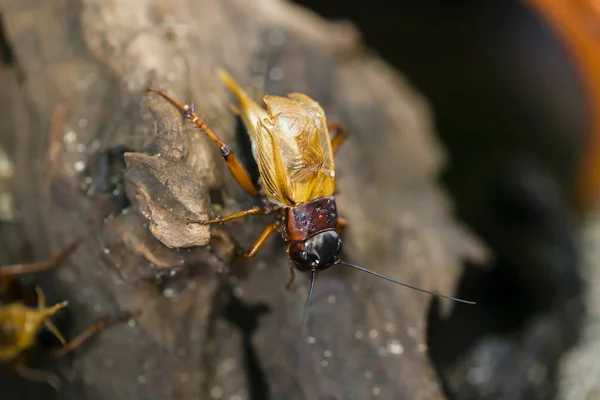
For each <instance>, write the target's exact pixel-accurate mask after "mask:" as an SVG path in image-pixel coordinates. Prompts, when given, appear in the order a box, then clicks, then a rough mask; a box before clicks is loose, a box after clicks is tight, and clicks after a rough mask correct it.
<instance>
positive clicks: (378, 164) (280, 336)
mask: <svg viewBox="0 0 600 400" xmlns="http://www.w3.org/2000/svg"><path fill="white" fill-rule="evenodd" d="M0 12H1V13H2V17H3V19H4V21H5V25H6V34H7V37H8V40H9V41H10V44H11V46H12V48H13V50H14V52H15V56H16V60H17V63H18V69H19V73H20V76H21V77H22V79H21V80H20V81H19V80H17V76H18V74H16V73H13V72H14V71H11V70H7V69H5V70H4V71H2V73H1V74H0V87H1V88H2V89H3V90H2V91H1V92H0V104H2V105H3V106H4V108H2V113H3V116H2V118H0V140H1V141H2V142H1V144H2V145H3V146H4V147H5V148H6V149H7V152H8V153H9V155H10V156H11V157H12V158H13V160H14V162H15V165H16V174H15V176H14V187H15V195H16V198H17V200H18V201H17V203H18V205H19V210H20V211H21V217H22V222H23V226H24V229H25V231H26V234H27V237H28V239H29V240H30V242H31V243H32V244H34V245H35V255H34V256H35V257H36V258H38V259H39V258H44V257H47V256H48V255H49V254H50V253H51V252H55V251H57V250H58V249H59V248H60V247H61V246H63V245H65V244H66V243H68V242H69V241H70V240H71V239H72V238H73V237H75V236H79V235H81V236H83V237H84V244H83V246H82V248H81V249H80V250H79V251H78V252H77V253H76V254H75V256H74V257H73V258H72V261H71V262H70V263H69V264H68V265H66V266H65V267H64V268H62V269H61V270H60V271H58V272H57V273H56V274H55V277H56V279H55V283H56V285H55V286H56V287H55V296H56V295H58V293H60V297H67V298H68V299H69V300H70V301H71V302H72V306H71V307H70V310H71V317H72V325H73V326H72V327H71V328H72V329H73V332H74V329H76V328H77V329H78V328H81V327H82V326H84V325H86V324H88V323H90V322H91V321H92V320H93V319H94V318H95V317H97V316H99V315H103V314H105V313H107V312H116V311H117V310H118V309H141V310H143V314H142V316H141V317H140V318H138V320H137V323H136V324H135V325H134V326H128V325H122V326H119V327H115V328H114V329H111V330H110V331H107V332H105V333H104V334H103V335H102V336H101V337H99V338H98V340H96V341H95V342H94V344H93V345H91V346H89V347H88V348H86V349H85V351H82V352H80V353H78V354H77V357H76V358H74V359H73V360H74V365H72V366H71V365H70V363H69V362H68V360H66V361H63V362H61V366H62V368H63V370H62V372H63V375H65V377H66V378H67V380H68V381H69V382H73V384H71V385H67V386H66V389H65V392H64V393H63V397H64V398H68V399H82V398H94V399H96V398H97V399H115V400H118V399H132V398H135V399H208V398H211V397H213V398H224V399H236V398H242V399H245V398H254V399H261V398H265V397H264V395H262V394H264V385H265V384H267V385H268V386H269V388H270V391H271V397H270V398H271V399H286V400H288V399H289V400H291V399H361V400H363V399H369V398H381V399H440V398H442V395H441V392H440V389H439V387H438V384H437V377H436V376H435V373H434V371H433V369H432V367H431V365H430V363H429V360H428V358H427V352H426V346H425V345H424V342H425V336H424V335H425V331H426V326H425V315H426V312H427V310H428V306H429V304H430V301H431V298H430V297H428V296H426V295H423V294H419V293H416V292H412V291H409V290H407V289H403V288H398V287H394V286H392V285H391V284H389V283H388V282H385V281H380V280H377V279H375V278H373V277H370V276H365V275H360V274H359V273H355V272H350V271H346V272H344V271H342V270H341V269H340V268H338V269H333V270H331V271H327V272H326V273H323V274H321V275H319V277H318V280H317V283H316V287H315V293H314V297H313V303H312V307H311V309H310V314H309V320H308V324H307V330H308V335H309V340H306V338H305V339H303V340H300V337H299V332H298V329H299V323H300V320H301V315H302V310H303V305H304V299H305V296H306V289H307V285H306V283H307V282H306V278H305V277H304V276H300V277H297V280H296V283H295V285H294V287H293V288H292V290H291V291H289V292H287V291H285V290H284V289H283V285H284V283H285V282H286V281H287V278H288V268H287V266H288V262H287V257H286V254H285V251H284V246H283V245H282V241H281V239H279V238H274V239H272V240H270V241H269V242H268V243H267V245H266V246H265V247H264V248H263V250H262V251H261V253H260V254H259V256H257V259H256V260H252V261H250V262H246V263H245V264H244V265H243V266H240V268H235V271H234V272H235V276H237V278H235V279H233V282H234V283H236V282H237V289H236V290H235V293H236V295H237V296H238V297H236V298H235V299H234V301H229V303H228V305H227V306H226V307H225V308H223V307H224V305H225V304H226V303H227V298H228V296H227V293H226V288H227V284H226V283H225V282H226V280H225V279H221V278H220V275H219V274H218V273H217V271H223V270H225V269H226V268H227V267H228V265H229V262H230V258H231V256H232V249H231V239H230V237H229V236H228V235H227V234H225V233H226V232H228V233H230V234H231V235H232V236H233V238H234V240H235V241H237V242H239V243H241V244H242V245H246V246H247V245H249V244H250V243H251V242H252V240H253V239H254V237H255V235H256V234H258V232H259V231H260V229H261V228H262V225H263V224H264V223H266V221H263V220H264V219H268V217H264V218H261V217H248V218H247V219H246V220H245V221H239V222H232V223H230V224H228V226H226V227H224V228H222V230H221V229H219V230H217V229H213V235H215V236H216V237H217V239H216V240H213V242H211V245H210V246H209V247H196V248H192V249H190V250H185V249H183V250H177V249H168V248H167V247H165V246H162V245H160V244H159V243H158V242H157V240H156V239H154V238H153V237H152V236H151V235H150V234H149V232H148V229H152V231H153V233H154V234H155V235H158V236H161V235H162V236H161V237H162V239H165V238H167V239H169V238H170V240H173V239H174V235H173V232H176V231H177V230H180V231H181V234H182V235H184V236H186V238H185V242H181V243H176V242H173V241H172V242H171V244H172V245H178V244H186V245H189V244H190V243H192V242H191V238H192V236H193V235H194V234H198V238H197V239H196V240H198V241H199V242H202V241H203V240H204V238H205V234H206V233H205V232H203V231H202V229H203V228H202V227H199V226H195V227H184V225H182V221H184V220H185V219H186V218H190V217H193V218H196V217H201V216H202V215H203V213H204V212H206V209H205V204H206V203H207V201H208V196H209V193H210V192H211V191H212V192H213V194H215V193H218V196H217V197H220V198H221V199H220V200H219V203H221V204H220V205H219V206H218V208H217V209H213V210H212V211H211V213H218V214H225V213H227V212H231V211H237V210H240V209H242V208H248V207H249V206H252V204H253V203H252V199H249V198H248V197H247V196H245V195H244V193H243V192H242V190H241V189H239V188H237V187H236V186H235V182H234V181H233V179H232V178H231V177H230V176H228V175H227V173H226V172H227V170H226V167H225V165H224V163H223V162H222V161H221V160H220V159H219V155H218V151H217V150H216V149H213V148H212V147H210V146H209V145H208V144H207V142H206V141H205V140H204V139H203V138H202V137H201V136H200V135H197V134H195V131H194V130H193V129H186V130H185V132H187V133H188V134H189V135H182V134H181V133H182V132H179V131H177V130H178V129H181V128H180V127H178V125H179V126H180V124H181V121H180V120H179V119H177V115H176V114H174V113H173V112H172V111H171V110H169V109H168V108H165V107H170V106H169V105H168V104H166V103H165V102H162V103H161V102H156V101H154V100H149V99H150V97H149V96H146V95H145V93H144V88H145V87H146V86H147V85H148V84H149V83H152V84H163V85H164V86H165V87H167V88H168V90H169V91H170V92H171V93H173V94H174V95H176V96H177V97H179V98H181V99H182V100H185V99H190V98H191V99H194V102H195V105H196V110H197V111H199V113H200V115H202V116H203V117H205V118H206V122H207V123H208V124H209V125H210V126H211V128H212V129H213V130H214V131H215V132H217V133H218V134H220V135H222V137H223V138H224V139H225V140H226V141H227V142H229V143H231V144H233V145H234V148H236V149H238V148H239V146H235V144H236V142H235V141H234V127H235V120H234V118H233V117H232V115H231V114H230V113H229V111H228V109H227V107H226V105H225V103H224V101H223V97H224V91H223V90H222V89H221V88H219V85H218V84H217V82H216V80H215V79H214V73H213V70H214V68H216V67H225V68H227V69H228V70H230V71H231V73H232V74H233V75H234V76H236V77H237V78H238V79H240V81H241V82H242V83H243V84H244V85H245V86H247V87H251V86H255V87H260V86H263V85H262V82H263V81H262V80H261V79H262V78H263V77H264V76H265V71H266V72H267V74H266V75H267V76H268V77H269V79H268V80H267V82H266V91H268V92H272V93H276V94H283V93H285V92H288V91H292V90H293V91H301V92H306V93H308V94H310V96H311V97H313V98H315V99H317V100H318V101H319V102H320V104H321V105H322V106H323V108H324V109H325V111H326V112H327V113H328V115H329V120H330V121H331V122H341V123H342V124H343V126H344V127H345V129H347V130H348V131H349V132H351V138H350V140H349V141H348V142H347V143H346V144H345V145H344V147H343V148H342V150H341V151H340V152H339V155H338V157H337V158H336V163H337V168H338V175H337V176H338V185H339V192H340V195H339V196H338V197H337V204H338V211H339V213H340V215H341V216H342V217H344V218H346V219H347V220H348V222H349V228H348V229H347V231H346V234H345V239H346V240H345V243H344V248H345V258H347V259H348V260H349V261H352V262H355V263H359V264H361V265H365V266H368V267H371V268H373V269H375V270H377V271H378V272H381V273H385V274H388V275H390V276H392V277H394V278H396V279H401V280H404V281H407V282H409V283H411V284H415V285H419V286H421V287H423V288H426V289H429V290H437V291H440V292H445V293H452V291H453V290H454V288H455V285H456V283H457V278H458V276H459V274H460V272H461V264H462V262H463V261H464V260H465V259H467V258H469V259H473V260H476V259H482V258H483V257H484V252H483V249H482V248H481V246H480V245H479V244H478V243H477V242H476V241H475V240H474V239H473V238H472V236H471V235H470V234H469V233H468V232H467V231H466V230H465V229H464V228H463V227H462V226H461V225H460V224H459V223H458V222H457V221H456V220H454V219H453V218H452V217H451V205H450V203H449V202H448V200H447V198H446V196H445V194H444V193H443V192H442V191H441V190H440V188H439V186H438V185H437V183H436V176H437V173H438V172H439V169H440V165H441V163H442V161H443V156H442V152H441V150H440V148H439V147H438V144H437V143H436V141H435V140H434V139H433V132H432V126H431V123H430V121H431V118H430V114H429V110H428V109H427V106H426V103H425V101H424V100H423V99H422V98H421V97H420V96H419V95H418V94H417V93H416V92H415V91H414V90H413V89H412V88H411V87H410V86H409V85H408V84H407V82H406V81H405V80H403V79H402V77H401V76H399V75H398V74H397V73H396V72H395V71H392V70H391V69H390V68H388V67H387V66H386V65H385V64H384V63H382V62H381V61H380V60H378V59H377V58H374V57H371V56H367V55H366V54H365V53H364V51H363V50H362V49H361V48H360V41H359V36H358V34H357V32H356V31H355V30H354V29H353V28H352V27H351V26H348V25H346V24H337V25H336V24H330V23H326V22H324V21H322V20H320V19H318V18H316V17H315V16H313V15H312V14H309V13H306V12H304V11H303V10H301V9H298V8H294V7H291V6H289V5H287V4H286V3H283V2H280V1H276V0H260V1H254V2H247V1H245V0H201V1H200V0H198V1H194V2H192V1H185V0H174V1H170V0H169V1H167V0H155V1H139V0H134V1H129V2H122V1H116V0H112V1H107V0H67V1H60V2H59V1H45V0H27V1H22V0H2V2H0ZM5 88H6V90H4V89H5ZM255 92H258V91H255ZM59 105H61V106H64V107H65V108H66V110H67V113H66V116H65V119H64V123H63V124H62V128H60V129H61V130H60V132H59V134H56V132H55V133H54V134H49V131H50V119H51V115H52V113H53V110H54V109H55V108H56V107H57V106H59ZM149 109H150V110H153V111H152V112H150V113H149V112H148V110H149ZM160 132H163V133H165V134H170V133H172V132H175V133H176V135H173V136H169V135H167V136H169V137H171V139H169V140H167V142H164V141H163V142H161V140H162V139H164V136H161V135H160V134H159V133H160ZM155 133H156V135H155ZM155 136H156V138H155ZM175 137H177V138H180V140H175V139H174V138H175ZM52 138H55V139H54V141H53V140H52ZM161 138H162V139H161ZM57 140H58V142H59V144H60V147H61V150H60V152H59V153H58V154H59V156H60V157H58V158H57V157H55V156H54V157H53V158H52V160H53V161H52V163H51V165H52V166H53V168H47V165H48V164H47V163H48V162H49V161H48V157H49V156H48V154H49V153H51V154H53V155H56V154H57V152H56V150H49V149H50V148H52V149H56V146H57V144H56V143H57ZM51 143H54V144H53V145H51ZM117 145H125V146H128V147H131V148H133V149H135V150H139V151H141V150H143V151H144V152H145V153H147V154H148V155H140V154H132V155H128V156H127V162H128V163H129V169H128V175H127V179H128V182H127V185H128V186H127V192H128V194H130V197H132V198H133V199H134V200H136V199H137V201H134V208H133V209H132V210H130V211H129V212H127V213H125V214H118V215H116V216H114V217H111V218H108V219H107V218H106V215H107V213H108V212H109V211H111V210H114V203H113V200H112V199H113V198H112V197H111V195H110V194H94V195H89V193H88V194H86V191H85V190H83V188H84V187H85V174H81V173H80V172H79V171H78V169H80V165H81V164H78V162H81V161H83V162H87V161H88V160H89V157H90V153H92V152H94V151H97V150H102V149H106V148H110V147H113V146H117ZM165 145H167V146H166V147H165ZM161 149H162V150H161ZM165 149H171V150H170V151H172V153H171V154H169V155H168V157H167V158H168V159H167V160H166V161H165V159H164V158H163V159H161V158H160V156H158V154H162V152H164V150H165ZM134 164H135V165H134ZM170 174H171V175H172V176H170ZM50 178H52V179H50ZM193 178H196V181H195V182H194V179H193ZM156 193H163V194H165V196H166V197H165V198H161V199H159V198H156V197H155V195H156ZM194 193H196V194H197V197H196V201H194V196H193V194H194ZM223 208H224V209H225V210H223ZM142 214H144V215H143V216H142ZM147 218H150V219H151V221H150V223H149V221H148V219H147ZM146 224H149V225H150V226H149V227H148V226H147V225H146ZM224 232H225V233H224ZM175 239H176V238H175ZM192 239H193V238H192ZM170 268H175V269H176V270H178V271H179V273H178V274H177V276H175V277H170V273H169V269H170ZM219 288H221V289H219ZM267 310H268V312H267ZM222 314H225V315H226V316H227V318H228V320H231V321H233V323H228V322H227V319H225V318H222V317H220V315H222ZM254 314H256V315H261V317H260V325H258V327H257V321H256V320H255V319H252V318H251V315H254ZM69 332H70V333H71V331H69ZM252 333H253V336H252V337H251V338H250V337H249V335H250V334H252ZM298 355H299V356H298ZM244 363H246V364H248V365H250V367H249V368H250V369H251V370H252V371H253V372H254V373H255V374H256V375H254V376H253V377H252V378H251V379H250V380H247V379H246V378H247V377H246V374H245V372H244V369H245V368H244V365H245V364H244ZM261 373H262V374H264V375H263V376H262V378H264V379H265V381H263V380H261ZM265 382H266V383H265ZM82 392H83V394H82ZM250 394H253V396H251V395H250ZM235 395H239V396H240V397H235ZM86 396H88V397H86ZM219 396H220V397H219ZM260 396H262V397H260Z"/></svg>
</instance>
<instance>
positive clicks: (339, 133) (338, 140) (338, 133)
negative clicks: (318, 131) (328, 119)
mask: <svg viewBox="0 0 600 400" xmlns="http://www.w3.org/2000/svg"><path fill="white" fill-rule="evenodd" d="M327 129H329V130H330V132H331V133H335V134H334V135H333V139H331V150H332V151H333V152H334V153H336V152H337V151H338V150H339V148H340V146H341V145H342V143H344V142H345V141H346V139H348V136H350V134H349V133H348V132H346V131H345V130H344V128H342V126H341V125H340V124H328V125H327Z"/></svg>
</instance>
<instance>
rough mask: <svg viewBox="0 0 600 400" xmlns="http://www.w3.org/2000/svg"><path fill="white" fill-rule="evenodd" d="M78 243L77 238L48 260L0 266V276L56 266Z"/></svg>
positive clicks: (45, 269) (37, 270) (43, 269)
mask: <svg viewBox="0 0 600 400" xmlns="http://www.w3.org/2000/svg"><path fill="white" fill-rule="evenodd" d="M78 245H79V240H77V241H75V242H73V243H72V244H70V245H69V247H67V248H65V249H64V250H63V251H61V252H60V253H59V254H58V255H57V256H56V257H54V258H53V259H52V260H50V261H46V262H39V263H31V264H13V265H5V266H2V267H0V276H4V277H6V276H14V275H22V274H27V273H31V272H40V271H47V270H49V269H52V268H54V267H56V266H58V265H59V264H60V263H62V262H63V261H64V260H65V259H66V258H67V257H68V256H70V255H71V253H73V252H74V251H75V249H77V246H78Z"/></svg>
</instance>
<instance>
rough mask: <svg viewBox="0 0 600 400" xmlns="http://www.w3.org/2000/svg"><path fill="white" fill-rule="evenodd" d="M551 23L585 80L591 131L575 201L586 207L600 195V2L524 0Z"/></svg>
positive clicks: (593, 202)
mask: <svg viewBox="0 0 600 400" xmlns="http://www.w3.org/2000/svg"><path fill="white" fill-rule="evenodd" d="M526 2H527V3H529V4H530V5H531V6H532V7H534V8H535V10H537V12H539V13H540V14H542V15H543V16H544V17H545V18H546V19H547V20H548V22H549V23H550V24H551V25H552V26H553V27H554V29H555V30H556V31H557V33H558V35H559V36H560V37H561V39H562V40H563V41H564V43H565V45H566V47H567V50H568V51H569V52H570V53H571V55H572V56H573V58H574V60H575V62H576V63H577V66H578V68H579V70H580V72H581V74H582V78H583V80H584V81H585V87H586V88H587V93H586V94H587V96H588V104H589V107H590V118H591V121H590V123H591V127H590V129H591V132H590V135H589V136H588V139H587V140H588V143H587V146H585V148H584V153H583V157H582V159H581V167H580V168H581V171H580V174H579V177H578V182H577V201H578V203H579V206H580V207H581V208H582V209H583V210H586V209H588V208H590V207H592V206H594V205H596V204H597V203H598V202H599V200H600V199H599V197H600V116H599V114H598V112H599V111H600V3H598V2H597V1H593V0H527V1H526Z"/></svg>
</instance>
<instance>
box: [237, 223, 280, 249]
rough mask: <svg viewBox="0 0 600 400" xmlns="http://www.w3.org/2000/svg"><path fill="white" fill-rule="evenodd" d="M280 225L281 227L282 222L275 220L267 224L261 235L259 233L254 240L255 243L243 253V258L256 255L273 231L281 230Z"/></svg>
mask: <svg viewBox="0 0 600 400" xmlns="http://www.w3.org/2000/svg"><path fill="white" fill-rule="evenodd" d="M280 227H281V224H280V223H279V222H273V223H272V224H269V225H267V226H265V229H263V231H262V232H261V233H260V235H258V237H257V238H256V240H255V241H254V243H252V246H250V249H248V251H247V252H245V253H244V254H241V256H240V257H242V258H252V257H254V256H255V255H256V253H258V250H260V248H261V247H262V246H263V245H264V244H265V242H266V241H267V239H268V238H269V236H271V235H272V234H273V233H275V232H277V231H279V230H280Z"/></svg>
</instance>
